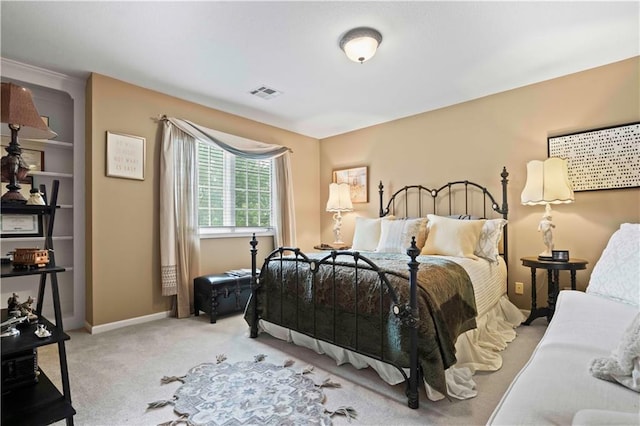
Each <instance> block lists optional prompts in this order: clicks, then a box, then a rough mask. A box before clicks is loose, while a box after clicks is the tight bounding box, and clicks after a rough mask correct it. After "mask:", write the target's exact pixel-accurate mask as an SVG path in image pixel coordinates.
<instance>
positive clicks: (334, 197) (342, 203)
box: [327, 183, 353, 212]
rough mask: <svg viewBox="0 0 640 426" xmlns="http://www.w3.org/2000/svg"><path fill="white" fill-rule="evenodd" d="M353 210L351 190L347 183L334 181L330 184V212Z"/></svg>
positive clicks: (328, 208) (328, 207) (328, 205)
mask: <svg viewBox="0 0 640 426" xmlns="http://www.w3.org/2000/svg"><path fill="white" fill-rule="evenodd" d="M352 210H353V204H352V203H351V191H350V190H349V184H347V183H332V184H330V185H329V200H328V201H327V211H328V212H350V211H352Z"/></svg>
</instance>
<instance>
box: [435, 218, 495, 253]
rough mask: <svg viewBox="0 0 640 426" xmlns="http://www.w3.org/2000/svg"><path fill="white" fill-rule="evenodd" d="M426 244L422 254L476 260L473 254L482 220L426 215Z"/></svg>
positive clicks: (482, 223)
mask: <svg viewBox="0 0 640 426" xmlns="http://www.w3.org/2000/svg"><path fill="white" fill-rule="evenodd" d="M427 218H428V220H429V222H428V225H427V228H428V234H427V242H426V243H425V245H424V248H423V249H422V254H439V255H444V256H458V257H468V258H471V259H477V258H478V257H477V256H476V255H475V254H473V252H474V251H475V248H476V246H477V245H478V240H479V238H480V231H481V230H482V226H483V225H484V222H485V221H484V220H458V219H451V218H448V217H444V216H436V215H433V214H429V215H427Z"/></svg>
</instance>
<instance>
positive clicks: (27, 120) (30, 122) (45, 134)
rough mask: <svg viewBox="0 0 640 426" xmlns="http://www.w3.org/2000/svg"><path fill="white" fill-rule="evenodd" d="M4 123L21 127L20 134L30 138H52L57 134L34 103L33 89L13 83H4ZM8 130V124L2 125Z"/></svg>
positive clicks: (2, 105)
mask: <svg viewBox="0 0 640 426" xmlns="http://www.w3.org/2000/svg"><path fill="white" fill-rule="evenodd" d="M0 106H1V108H2V109H1V110H0V111H1V116H2V117H1V121H2V123H6V124H12V125H16V126H19V127H20V136H21V137H23V138H30V139H51V138H53V137H55V136H57V134H56V133H55V132H53V131H52V130H51V129H50V128H49V127H48V126H47V125H46V124H44V121H42V118H41V117H40V114H39V113H38V110H37V109H36V107H35V105H34V104H33V99H32V98H31V91H30V90H29V89H27V88H25V87H20V86H18V85H16V84H13V83H2V104H1V105H0ZM2 131H3V132H5V131H6V126H2Z"/></svg>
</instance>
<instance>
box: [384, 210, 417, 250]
mask: <svg viewBox="0 0 640 426" xmlns="http://www.w3.org/2000/svg"><path fill="white" fill-rule="evenodd" d="M425 222H426V219H425V218H418V219H403V220H383V221H382V222H381V223H382V226H381V229H380V241H379V242H378V246H377V247H376V251H377V252H381V253H406V252H407V249H408V248H409V246H411V237H416V244H417V243H418V242H419V240H420V230H421V228H422V230H423V233H424V228H425V226H424V223H425Z"/></svg>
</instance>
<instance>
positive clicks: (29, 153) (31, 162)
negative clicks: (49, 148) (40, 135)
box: [21, 148, 44, 172]
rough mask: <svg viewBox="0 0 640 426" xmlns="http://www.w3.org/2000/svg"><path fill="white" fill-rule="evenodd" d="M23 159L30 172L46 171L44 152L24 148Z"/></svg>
mask: <svg viewBox="0 0 640 426" xmlns="http://www.w3.org/2000/svg"><path fill="white" fill-rule="evenodd" d="M21 157H22V159H23V160H24V162H25V163H27V166H29V170H31V171H38V172H42V171H44V151H37V150H35V149H24V148H22V154H21Z"/></svg>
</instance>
